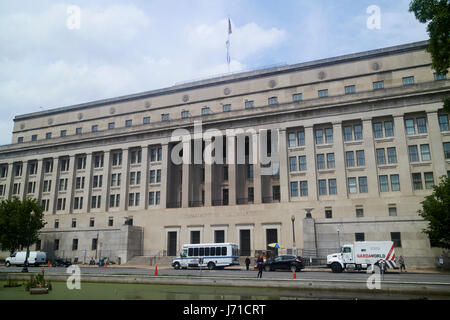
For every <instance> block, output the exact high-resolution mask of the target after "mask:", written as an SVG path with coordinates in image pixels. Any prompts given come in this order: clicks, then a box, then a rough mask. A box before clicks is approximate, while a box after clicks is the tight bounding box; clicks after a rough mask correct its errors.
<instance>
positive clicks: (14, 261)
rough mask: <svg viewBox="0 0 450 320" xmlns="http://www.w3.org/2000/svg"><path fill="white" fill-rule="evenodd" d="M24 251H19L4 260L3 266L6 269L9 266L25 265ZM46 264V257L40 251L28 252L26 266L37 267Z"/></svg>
mask: <svg viewBox="0 0 450 320" xmlns="http://www.w3.org/2000/svg"><path fill="white" fill-rule="evenodd" d="M26 254H27V253H26V251H19V252H15V253H13V254H12V255H11V256H10V257H8V258H6V260H5V265H6V266H7V267H9V266H11V265H15V266H18V265H23V264H24V263H25V257H26ZM46 262H47V255H46V254H45V252H41V251H30V254H29V256H28V265H30V266H39V265H40V264H45V263H46Z"/></svg>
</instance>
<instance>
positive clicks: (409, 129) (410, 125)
mask: <svg viewBox="0 0 450 320" xmlns="http://www.w3.org/2000/svg"><path fill="white" fill-rule="evenodd" d="M405 128H406V134H408V135H410V134H415V133H416V127H415V125H414V119H406V120H405Z"/></svg>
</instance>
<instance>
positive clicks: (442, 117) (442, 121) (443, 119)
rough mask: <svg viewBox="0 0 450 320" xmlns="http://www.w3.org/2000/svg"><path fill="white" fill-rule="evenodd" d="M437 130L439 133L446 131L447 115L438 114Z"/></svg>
mask: <svg viewBox="0 0 450 320" xmlns="http://www.w3.org/2000/svg"><path fill="white" fill-rule="evenodd" d="M439 128H440V129H441V131H448V128H449V126H448V115H446V114H440V115H439Z"/></svg>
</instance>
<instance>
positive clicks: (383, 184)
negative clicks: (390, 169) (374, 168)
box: [379, 175, 389, 192]
mask: <svg viewBox="0 0 450 320" xmlns="http://www.w3.org/2000/svg"><path fill="white" fill-rule="evenodd" d="M379 180H380V192H389V183H388V176H386V175H382V176H379Z"/></svg>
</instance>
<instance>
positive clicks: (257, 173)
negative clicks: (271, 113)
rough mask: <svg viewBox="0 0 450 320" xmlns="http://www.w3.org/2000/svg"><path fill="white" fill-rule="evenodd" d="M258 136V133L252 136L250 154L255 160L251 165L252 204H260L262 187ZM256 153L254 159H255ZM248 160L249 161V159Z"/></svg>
mask: <svg viewBox="0 0 450 320" xmlns="http://www.w3.org/2000/svg"><path fill="white" fill-rule="evenodd" d="M259 139H260V136H259V132H256V133H255V135H254V136H252V140H253V143H252V149H253V150H252V154H253V159H254V160H255V161H254V163H253V192H254V197H255V199H254V203H255V204H257V203H261V202H262V190H261V189H262V186H261V164H260V157H259V147H260V141H259ZM255 153H256V155H257V156H256V157H255ZM249 160H250V159H249Z"/></svg>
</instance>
